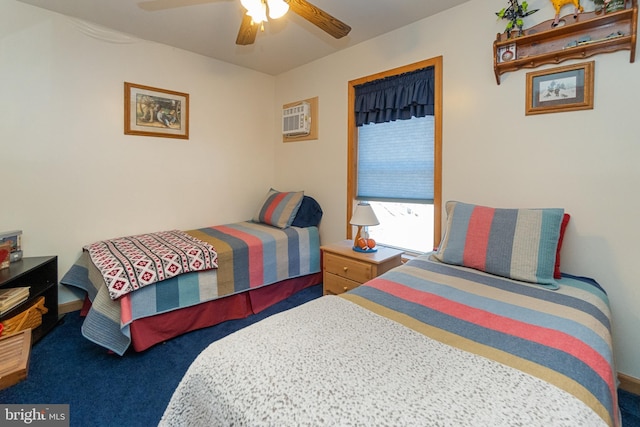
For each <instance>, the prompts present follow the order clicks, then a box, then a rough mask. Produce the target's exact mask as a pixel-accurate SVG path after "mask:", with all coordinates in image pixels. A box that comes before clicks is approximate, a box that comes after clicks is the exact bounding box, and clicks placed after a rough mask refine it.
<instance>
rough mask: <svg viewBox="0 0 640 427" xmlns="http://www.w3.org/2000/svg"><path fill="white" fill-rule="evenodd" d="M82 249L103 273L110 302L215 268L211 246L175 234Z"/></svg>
mask: <svg viewBox="0 0 640 427" xmlns="http://www.w3.org/2000/svg"><path fill="white" fill-rule="evenodd" d="M84 249H85V250H86V251H87V252H89V256H90V257H91V261H92V262H93V263H94V264H95V265H96V267H98V270H100V272H101V273H102V276H103V277H104V281H105V283H106V284H107V288H109V296H111V299H118V298H120V297H121V296H123V295H126V294H128V293H129V292H133V291H135V290H136V289H140V288H141V287H143V286H147V285H151V284H153V283H157V282H160V281H162V280H165V279H170V278H171V277H175V276H177V275H179V274H183V273H189V272H191V271H202V270H208V269H210V268H217V267H218V263H217V260H218V255H217V254H216V250H215V249H214V248H213V246H211V245H210V244H208V243H205V242H202V241H200V240H198V239H196V238H195V237H193V236H190V235H188V234H187V233H185V232H182V231H178V230H172V231H160V232H157V233H149V234H140V235H138V236H127V237H119V238H117V239H111V240H103V241H100V242H96V243H93V244H91V245H87V246H85V247H84Z"/></svg>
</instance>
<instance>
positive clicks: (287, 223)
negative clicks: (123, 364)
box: [60, 189, 322, 355]
mask: <svg viewBox="0 0 640 427" xmlns="http://www.w3.org/2000/svg"><path fill="white" fill-rule="evenodd" d="M321 218H322V209H321V208H320V206H319V204H318V203H317V201H316V200H315V199H313V198H312V197H309V196H305V195H304V194H303V193H302V192H278V191H275V190H273V189H272V190H270V191H269V193H268V194H267V197H266V198H265V200H264V202H263V203H262V204H261V205H260V208H259V210H258V212H257V213H256V215H255V217H254V218H253V219H252V220H251V221H244V222H239V223H234V224H226V225H221V226H213V227H205V228H200V229H195V230H188V231H185V232H179V231H170V232H160V233H150V234H145V235H139V236H130V237H125V238H118V239H111V240H108V241H104V242H96V243H94V244H93V245H87V246H86V247H85V248H84V250H83V252H82V255H81V256H80V258H79V259H78V261H77V262H76V263H75V264H74V265H73V266H72V267H71V269H70V270H69V271H68V272H67V273H66V274H65V275H64V277H63V278H62V279H61V281H60V282H61V283H62V284H64V285H67V286H71V287H74V288H77V289H80V290H82V291H83V292H84V293H85V294H86V300H85V308H83V314H85V315H86V317H85V320H84V321H83V325H82V334H83V335H84V336H85V337H86V338H87V339H89V340H91V341H93V342H95V343H96V344H98V345H101V346H103V347H105V348H106V349H108V350H110V351H112V352H114V353H116V354H119V355H123V354H125V352H126V351H127V350H128V349H129V348H133V350H135V351H143V350H146V349H148V348H149V347H151V346H153V345H155V344H158V343H161V342H163V341H166V340H168V339H171V338H174V337H176V336H179V335H181V334H184V333H186V332H189V331H192V330H195V329H200V328H203V327H208V326H213V325H216V324H218V323H221V322H223V321H226V320H231V319H239V318H243V317H247V316H248V315H250V314H253V313H258V312H260V311H262V310H264V309H266V308H267V307H269V306H271V305H273V304H275V303H277V302H279V301H281V300H283V299H286V298H288V297H289V296H291V295H292V294H294V293H296V292H298V291H300V290H302V289H304V288H306V287H309V286H312V285H316V284H319V283H321V282H322V273H321V272H320V236H319V231H318V226H319V223H320V221H321ZM176 240H181V241H184V240H193V241H195V242H198V243H199V245H198V246H194V247H192V246H179V245H178V244H177V243H176ZM158 241H161V242H162V243H160V244H158V243H157V242H158ZM206 247H208V248H209V251H207V250H206ZM154 251H155V252H162V255H160V256H158V255H157V254H156V253H155V252H154ZM190 251H194V252H198V256H196V257H195V258H194V259H195V261H193V260H190V259H187V260H186V261H184V260H183V261H184V262H181V260H180V259H179V258H180V257H182V258H185V259H186V256H185V253H188V252H190ZM96 253H97V254H98V255H99V256H102V258H99V257H96ZM203 253H204V256H203V255H202V254H203ZM92 255H93V258H92ZM107 256H109V257H107ZM207 256H208V258H209V259H213V258H216V257H217V259H216V260H215V261H214V263H215V264H217V265H216V266H215V267H213V268H204V266H203V268H202V269H200V270H197V269H194V271H188V270H189V267H193V264H195V263H196V262H202V258H206V257H207ZM170 257H171V259H170V262H167V261H166V259H169V258H170ZM174 258H178V261H177V262H175V261H174ZM96 263H97V264H98V265H99V267H98V266H96ZM143 263H144V267H140V265H141V264H143ZM149 264H151V265H152V266H153V267H155V268H149ZM165 264H167V265H165ZM203 264H204V262H203ZM163 267H165V268H163ZM172 268H178V269H180V271H181V272H182V274H173V275H172V273H171V271H170V270H171V269H172ZM133 270H135V271H134V272H133V273H132V271H133ZM138 270H140V271H138ZM114 271H115V272H116V273H113V272H114ZM145 275H150V276H153V277H154V278H156V279H158V280H157V281H155V282H153V281H152V280H148V281H149V282H152V283H149V284H148V285H147V284H145V277H146V276H145ZM163 275H164V276H169V275H171V277H167V278H166V279H165V280H159V279H161V278H163V277H162V276H163ZM125 276H131V277H130V279H131V282H127V277H125ZM156 276H158V277H156ZM121 283H124V285H122V284H121ZM123 289H127V290H129V291H128V292H125V291H124V290H123Z"/></svg>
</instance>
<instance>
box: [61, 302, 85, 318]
mask: <svg viewBox="0 0 640 427" xmlns="http://www.w3.org/2000/svg"><path fill="white" fill-rule="evenodd" d="M83 304H84V303H83V302H82V301H81V300H75V301H71V302H66V303H64V304H59V305H58V314H59V315H63V314H67V313H71V312H72V311H79V310H81V309H82V305H83Z"/></svg>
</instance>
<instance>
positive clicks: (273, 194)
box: [253, 188, 304, 228]
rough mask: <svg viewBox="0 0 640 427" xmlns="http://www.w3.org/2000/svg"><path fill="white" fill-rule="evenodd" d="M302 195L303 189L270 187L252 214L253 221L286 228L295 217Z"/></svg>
mask: <svg viewBox="0 0 640 427" xmlns="http://www.w3.org/2000/svg"><path fill="white" fill-rule="evenodd" d="M303 197H304V192H303V191H290V192H281V191H277V190H274V189H273V188H272V189H270V190H269V192H268V193H267V197H265V199H264V201H263V202H262V204H261V205H260V208H259V209H258V212H256V214H255V215H254V217H253V221H255V222H261V223H263V224H268V225H273V226H275V227H278V228H287V227H289V226H290V225H291V223H292V222H293V220H294V219H295V216H296V214H297V213H298V209H300V204H301V203H302V198H303Z"/></svg>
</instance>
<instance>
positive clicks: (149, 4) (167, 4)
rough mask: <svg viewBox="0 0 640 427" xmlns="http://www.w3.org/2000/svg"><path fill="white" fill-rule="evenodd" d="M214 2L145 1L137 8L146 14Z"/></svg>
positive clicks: (200, 0)
mask: <svg viewBox="0 0 640 427" xmlns="http://www.w3.org/2000/svg"><path fill="white" fill-rule="evenodd" d="M216 1H217V0H147V1H141V2H139V3H138V7H139V8H140V9H143V10H146V11H147V12H155V11H157V10H165V9H175V8H178V7H183V6H193V5H196V4H206V3H213V2H216Z"/></svg>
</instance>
